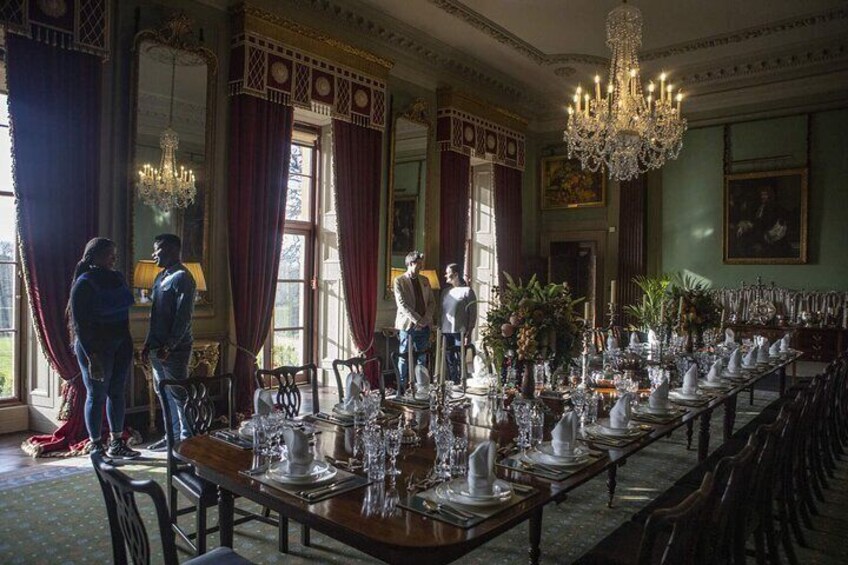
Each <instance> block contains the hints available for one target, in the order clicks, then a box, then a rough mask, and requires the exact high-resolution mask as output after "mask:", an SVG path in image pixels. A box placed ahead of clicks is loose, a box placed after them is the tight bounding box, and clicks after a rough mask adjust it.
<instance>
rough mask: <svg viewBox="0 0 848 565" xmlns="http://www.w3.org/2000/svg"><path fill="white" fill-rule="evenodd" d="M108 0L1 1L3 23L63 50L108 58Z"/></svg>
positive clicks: (0, 22) (21, 33) (6, 28)
mask: <svg viewBox="0 0 848 565" xmlns="http://www.w3.org/2000/svg"><path fill="white" fill-rule="evenodd" d="M110 4H111V2H109V1H108V0H61V1H55V2H37V1H34V0H5V1H3V2H0V26H2V27H3V28H4V29H5V30H6V31H7V32H9V33H16V34H18V35H23V36H25V37H29V38H30V39H34V40H36V41H40V42H42V43H47V44H49V45H55V46H57V47H61V48H63V49H72V50H74V51H82V52H85V53H91V54H92V55H97V56H98V57H102V58H104V59H106V58H108V57H109V6H110Z"/></svg>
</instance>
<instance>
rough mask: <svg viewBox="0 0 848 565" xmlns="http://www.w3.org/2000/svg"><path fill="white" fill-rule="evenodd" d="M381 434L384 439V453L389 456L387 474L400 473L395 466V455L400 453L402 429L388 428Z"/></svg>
mask: <svg viewBox="0 0 848 565" xmlns="http://www.w3.org/2000/svg"><path fill="white" fill-rule="evenodd" d="M383 435H384V437H385V440H386V453H387V454H388V456H389V470H388V472H387V474H388V475H389V476H392V477H396V476H397V475H400V469H398V468H397V456H398V454H399V453H400V445H401V435H402V430H400V429H399V428H389V429H387V430H386V431H385V432H384V433H383Z"/></svg>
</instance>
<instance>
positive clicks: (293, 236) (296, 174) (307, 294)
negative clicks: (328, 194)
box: [265, 128, 318, 367]
mask: <svg viewBox="0 0 848 565" xmlns="http://www.w3.org/2000/svg"><path fill="white" fill-rule="evenodd" d="M317 164H318V135H317V132H313V131H311V130H310V131H307V130H303V129H300V128H298V129H296V130H295V132H294V136H293V138H292V146H291V161H290V163H289V185H288V196H287V198H286V221H285V229H284V234H283V246H282V251H281V255H280V268H279V271H278V273H277V296H276V300H275V303H274V321H273V331H272V332H271V335H270V336H269V342H270V343H269V345H270V347H266V354H265V364H266V366H269V365H270V366H272V367H279V366H281V365H303V364H305V363H309V362H311V361H312V360H313V359H314V353H313V341H314V340H313V338H312V337H313V331H312V330H313V318H314V304H315V300H314V292H315V290H314V289H315V284H314V281H315V236H316V229H315V223H316V220H315V214H316V206H315V195H316V190H315V187H316V176H317Z"/></svg>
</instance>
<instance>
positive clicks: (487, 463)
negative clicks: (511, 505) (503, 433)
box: [468, 441, 498, 496]
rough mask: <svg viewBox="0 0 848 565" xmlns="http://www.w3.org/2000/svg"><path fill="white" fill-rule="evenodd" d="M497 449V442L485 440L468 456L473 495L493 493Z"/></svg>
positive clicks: (470, 490)
mask: <svg viewBox="0 0 848 565" xmlns="http://www.w3.org/2000/svg"><path fill="white" fill-rule="evenodd" d="M497 451H498V448H497V446H496V445H495V442H493V441H484V442H483V443H481V444H480V445H478V446H477V447H476V448H474V451H473V452H471V455H469V456H468V491H469V492H470V493H471V494H472V495H473V496H485V495H489V494H492V487H493V486H494V484H495V455H496V454H497Z"/></svg>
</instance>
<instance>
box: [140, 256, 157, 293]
mask: <svg viewBox="0 0 848 565" xmlns="http://www.w3.org/2000/svg"><path fill="white" fill-rule="evenodd" d="M161 270H162V269H160V268H159V267H157V266H156V262H155V261H151V260H149V259H142V260H141V261H139V262H138V263H136V264H135V269H134V270H133V287H134V288H143V289H146V290H150V289H152V288H153V281H155V280H156V275H158V274H159V271H161Z"/></svg>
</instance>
